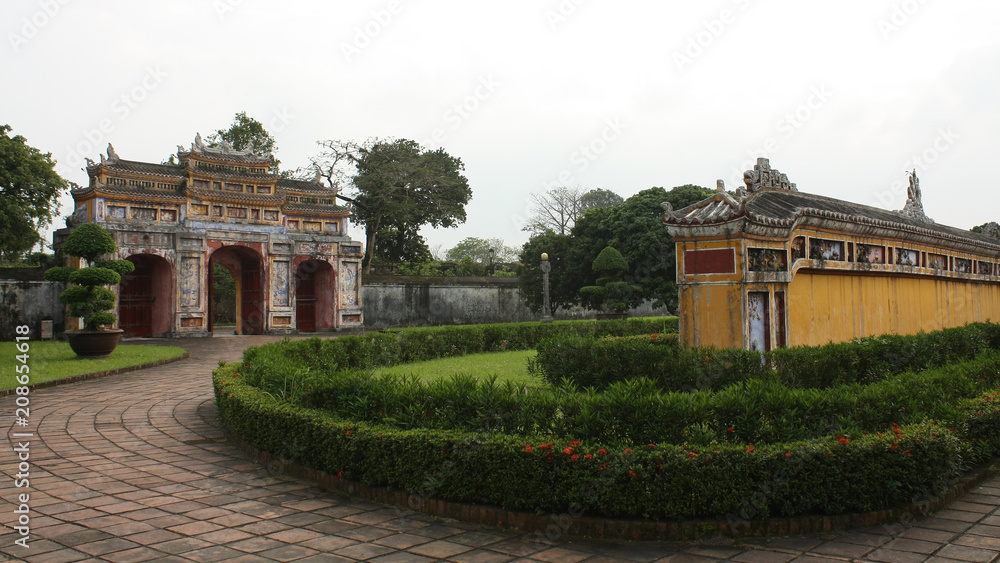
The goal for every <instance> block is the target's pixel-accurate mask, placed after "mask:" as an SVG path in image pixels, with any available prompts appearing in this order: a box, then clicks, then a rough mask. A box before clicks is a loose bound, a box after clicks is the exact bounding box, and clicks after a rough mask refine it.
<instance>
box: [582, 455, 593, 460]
mask: <svg viewBox="0 0 1000 563" xmlns="http://www.w3.org/2000/svg"><path fill="white" fill-rule="evenodd" d="M593 457H594V456H593V455H591V454H587V455H585V456H583V459H592V458H593Z"/></svg>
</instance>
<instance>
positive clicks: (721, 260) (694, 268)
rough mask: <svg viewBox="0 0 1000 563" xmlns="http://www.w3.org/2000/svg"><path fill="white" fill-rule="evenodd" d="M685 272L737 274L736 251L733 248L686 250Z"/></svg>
mask: <svg viewBox="0 0 1000 563" xmlns="http://www.w3.org/2000/svg"><path fill="white" fill-rule="evenodd" d="M684 273H685V274H687V275H693V274H735V273H736V251H735V249H732V248H717V249H714V250H686V251H684Z"/></svg>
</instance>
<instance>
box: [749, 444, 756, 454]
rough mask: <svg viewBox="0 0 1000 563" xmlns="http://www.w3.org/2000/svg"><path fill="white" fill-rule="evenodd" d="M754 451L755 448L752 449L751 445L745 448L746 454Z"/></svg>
mask: <svg viewBox="0 0 1000 563" xmlns="http://www.w3.org/2000/svg"><path fill="white" fill-rule="evenodd" d="M756 449H757V448H755V447H753V444H750V445H749V446H747V453H750V452H752V451H754V450H756Z"/></svg>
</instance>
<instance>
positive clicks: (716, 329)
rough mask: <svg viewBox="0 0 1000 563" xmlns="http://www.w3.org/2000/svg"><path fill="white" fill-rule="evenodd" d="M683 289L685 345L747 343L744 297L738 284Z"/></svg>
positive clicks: (681, 321)
mask: <svg viewBox="0 0 1000 563" xmlns="http://www.w3.org/2000/svg"><path fill="white" fill-rule="evenodd" d="M679 289H680V300H679V302H680V318H679V319H678V322H679V324H680V326H679V328H680V334H681V338H682V339H683V344H684V345H685V346H715V347H718V348H733V347H736V348H740V347H742V346H743V297H742V295H741V291H740V286H739V285H735V284H718V285H715V284H699V285H687V286H682V287H680V288H679Z"/></svg>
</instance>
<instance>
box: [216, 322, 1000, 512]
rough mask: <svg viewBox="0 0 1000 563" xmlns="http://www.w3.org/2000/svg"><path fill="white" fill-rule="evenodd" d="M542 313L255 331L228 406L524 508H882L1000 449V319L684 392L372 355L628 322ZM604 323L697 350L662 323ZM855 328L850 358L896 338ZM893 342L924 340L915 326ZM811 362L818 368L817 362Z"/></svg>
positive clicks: (303, 439) (225, 386)
mask: <svg viewBox="0 0 1000 563" xmlns="http://www.w3.org/2000/svg"><path fill="white" fill-rule="evenodd" d="M541 326H544V327H546V328H544V329H538V330H537V331H535V332H532V330H531V329H529V328H527V327H523V326H519V327H511V326H508V327H504V326H498V327H486V326H482V327H476V328H475V329H474V330H471V331H468V332H464V331H463V330H462V329H463V328H465V327H460V328H453V327H448V329H433V330H423V331H421V330H412V331H411V330H406V331H394V332H387V333H381V334H377V335H369V336H365V337H345V338H341V339H336V340H326V341H320V340H317V339H312V340H306V341H299V342H285V343H281V344H275V345H269V346H265V347H261V348H256V349H250V350H248V351H247V352H246V354H245V360H244V362H243V364H242V365H241V364H235V365H233V364H231V365H227V366H224V367H222V368H220V369H219V370H217V371H216V372H215V374H214V384H215V390H216V398H217V402H218V404H219V412H220V417H221V419H222V420H223V422H224V423H225V424H226V426H227V427H229V428H230V430H232V431H233V432H234V433H236V434H237V435H238V436H240V437H241V438H243V439H244V440H246V441H247V442H248V443H250V444H251V445H253V446H254V447H257V448H260V449H262V450H265V451H271V452H279V453H281V452H285V451H288V449H289V444H300V445H301V444H308V447H300V448H297V449H296V450H295V451H297V452H299V455H300V457H298V458H297V459H296V461H297V462H298V463H301V464H302V465H304V466H306V467H311V468H315V469H319V470H323V471H327V472H330V473H334V474H337V473H340V472H343V473H342V474H343V476H345V477H347V478H349V479H355V480H360V481H363V482H365V483H367V484H370V485H381V486H389V487H393V488H400V489H406V490H408V491H411V492H415V493H419V494H427V495H432V496H434V497H438V498H444V499H449V500H455V501H461V502H474V503H481V504H495V505H500V506H503V507H506V508H510V509H518V510H529V511H535V510H537V511H562V510H565V507H566V506H571V505H574V504H576V505H578V506H580V507H581V509H582V510H583V511H585V512H587V513H588V514H594V515H602V516H610V517H630V518H652V519H661V520H662V519H677V518H713V517H721V516H731V517H735V518H746V519H750V518H763V517H768V516H792V515H797V514H805V513H837V512H847V511H868V510H878V509H884V508H886V507H889V506H891V505H892V504H893V503H898V502H906V501H910V500H911V499H913V498H915V497H916V496H919V495H920V494H922V493H923V492H926V491H933V490H935V489H938V488H940V486H941V485H942V484H944V483H947V482H949V480H950V479H951V478H953V477H954V476H956V475H958V474H959V473H961V472H962V471H963V470H965V469H966V468H967V467H968V466H969V465H970V464H972V463H976V462H979V461H983V460H985V459H988V458H990V457H991V456H995V455H997V454H1000V406H998V405H997V403H998V402H1000V370H998V369H997V366H998V365H1000V350H997V349H995V348H996V345H997V344H998V341H1000V339H998V338H997V330H996V327H995V325H983V326H974V327H972V328H969V327H966V328H967V329H968V330H969V331H971V332H968V333H962V332H961V331H959V332H954V331H947V333H946V334H943V335H942V334H937V333H935V334H933V335H918V337H911V338H913V341H914V342H917V343H920V344H921V345H923V344H925V343H927V342H936V343H937V345H938V348H939V349H938V350H936V351H935V352H934V353H925V352H924V351H922V350H921V351H918V352H919V353H915V354H908V356H907V357H909V358H911V359H910V360H906V361H903V360H899V359H895V358H894V359H892V360H891V361H890V362H889V364H888V365H890V366H891V368H883V367H878V370H880V371H877V373H881V374H884V373H887V371H886V370H887V369H888V370H890V371H891V370H892V369H903V368H904V367H905V366H906V365H908V364H907V362H908V361H909V362H916V364H919V365H923V364H926V363H930V362H931V360H926V361H924V360H919V361H917V360H914V358H918V357H920V358H936V359H934V360H933V361H939V360H940V358H946V357H953V356H960V355H964V354H972V355H974V356H975V357H974V358H973V359H971V360H965V361H954V362H950V363H948V364H947V365H942V366H939V367H932V368H928V369H922V371H913V370H911V371H904V372H902V373H897V374H891V375H888V376H881V375H880V376H878V377H879V378H877V380H876V381H874V382H861V381H851V382H847V383H837V384H830V385H827V386H826V387H825V388H821V387H809V388H804V387H789V386H788V385H786V384H785V380H784V378H779V377H777V376H776V375H775V374H778V373H783V371H782V370H781V369H778V370H776V371H774V372H766V373H765V375H764V376H763V377H749V378H746V379H743V380H740V381H737V382H735V383H732V384H730V385H728V386H725V387H723V388H721V389H718V390H712V389H707V388H706V389H701V390H694V391H690V392H667V391H664V390H663V389H662V388H661V384H660V383H659V382H657V381H653V380H651V379H648V378H643V377H638V378H631V379H623V380H621V381H616V382H613V383H610V384H608V385H607V386H606V388H605V389H604V390H603V391H598V390H597V389H596V388H593V387H590V388H587V389H583V390H581V389H580V388H579V387H578V386H577V385H575V384H573V383H570V382H567V383H566V384H561V385H558V386H552V387H550V388H546V389H521V388H518V387H517V386H516V385H513V384H510V383H499V382H497V381H496V380H485V381H479V380H476V379H475V378H473V377H470V376H459V377H454V378H451V379H449V380H441V381H436V382H434V383H432V384H426V383H423V382H421V381H419V380H417V379H415V378H412V377H377V376H373V375H372V372H371V371H370V370H365V369H359V368H364V367H365V366H366V365H372V364H373V363H375V362H383V361H394V359H393V354H394V353H395V354H397V355H399V356H402V355H403V354H404V349H406V350H410V351H411V352H406V353H411V354H416V353H417V351H420V352H419V353H420V354H428V355H429V354H432V353H434V354H437V353H441V352H442V351H444V353H449V351H450V350H451V347H452V346H454V347H455V348H456V349H460V348H462V347H463V346H466V345H467V344H468V346H466V348H467V349H471V348H473V347H474V346H473V344H475V345H481V346H483V347H486V348H487V349H496V348H494V347H493V346H495V344H496V340H495V339H498V338H505V339H512V338H514V337H516V336H520V337H522V338H523V339H524V340H523V341H524V342H528V336H529V335H533V336H547V337H551V336H553V335H554V334H555V333H559V332H563V333H577V334H581V333H584V332H590V333H591V334H594V333H598V332H616V331H617V332H620V331H626V330H628V329H629V328H630V327H625V326H623V325H620V324H615V325H596V324H593V323H590V328H589V329H587V330H583V329H581V328H579V327H576V326H573V325H566V326H564V327H563V328H561V329H558V330H557V329H556V328H554V327H553V325H541ZM598 327H599V328H598ZM451 331H455V332H451ZM562 339H569V337H568V336H562V337H559V340H562ZM586 340H587V341H588V342H590V343H591V344H593V343H594V342H616V344H615V345H621V346H622V347H627V346H628V345H630V343H636V342H640V343H641V342H644V340H645V341H649V346H650V348H652V349H662V350H667V349H673V350H675V351H676V350H679V349H678V348H677V347H676V346H675V345H673V344H652V339H651V338H650V337H649V336H638V337H636V336H633V337H626V338H623V339H621V340H620V341H615V340H611V339H601V338H597V339H594V338H589V339H586ZM970 342H971V343H970ZM470 343H471V344H470ZM853 344H855V345H856V346H858V347H856V348H850V349H849V350H853V351H854V352H852V353H853V355H852V356H849V357H850V358H851V359H850V360H849V361H848V365H855V364H851V362H854V361H858V362H863V361H868V360H866V359H865V358H866V357H867V356H866V354H870V353H874V352H873V350H877V349H878V348H879V347H880V346H883V345H885V344H884V343H881V342H878V341H866V342H857V343H853ZM895 344H896V345H900V344H902V345H904V347H909V345H908V343H907V340H906V339H905V338H903V339H902V340H900V341H897V342H895ZM644 345H645V344H644ZM984 347H985V349H986V351H985V352H982V353H978V354H977V352H976V351H977V350H982V349H984ZM843 350H844V349H841V352H843ZM859 350H860V351H859ZM467 351H471V350H467ZM700 352H701V353H703V354H704V357H698V358H696V359H694V360H691V362H692V364H691V365H693V366H696V367H697V366H700V365H702V364H700V363H698V362H701V361H702V360H704V361H705V364H704V365H715V366H719V365H724V364H725V362H727V361H728V362H730V363H731V364H733V365H736V368H734V369H735V370H737V371H738V370H743V371H744V372H747V373H749V372H751V371H753V370H755V369H762V368H760V362H759V359H760V356H759V355H756V356H755V357H756V359H757V363H756V364H754V365H752V366H751V365H741V364H739V362H737V361H736V360H734V359H733V357H728V356H725V355H723V353H724V352H727V351H711V350H709V351H700ZM806 352H807V351H806V350H802V351H800V353H806ZM814 352H815V351H809V352H808V353H814ZM831 353H832V352H831ZM713 354H719V355H718V356H715V355H713ZM678 357H679V356H678ZM788 357H791V356H786V359H787V358H788ZM815 357H817V358H821V359H823V361H827V362H832V360H830V359H827V358H826V357H825V356H822V355H817V356H815ZM738 358H739V357H737V359H738ZM695 360H697V361H695ZM709 360H711V361H709ZM921 362H923V363H921ZM857 365H860V364H857ZM872 365H876V364H872ZM692 369H693V368H692ZM813 369H815V368H814V366H811V367H809V370H813ZM844 369H846V368H844ZM803 373H806V375H799V376H798V377H799V378H800V380H804V379H806V378H807V375H808V374H809V373H814V372H813V371H804V372H803ZM789 377H790V378H791V376H789ZM831 381H832V380H831Z"/></svg>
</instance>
